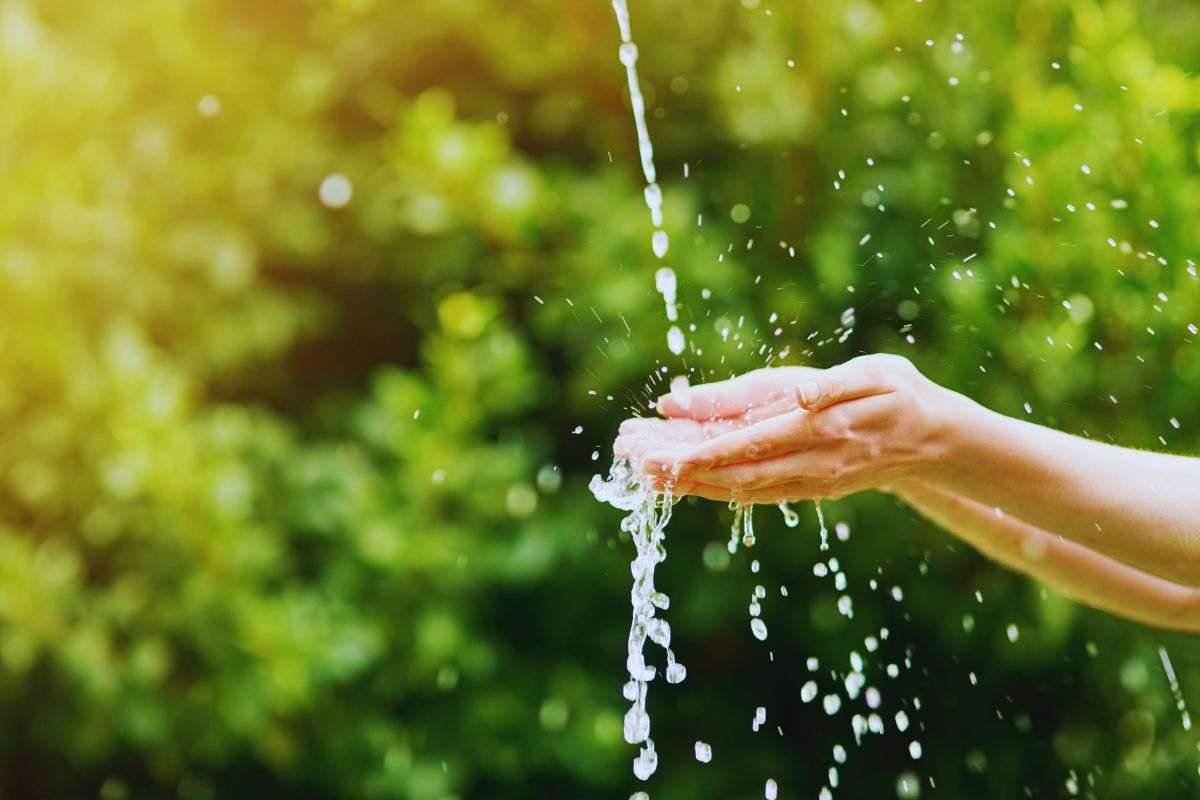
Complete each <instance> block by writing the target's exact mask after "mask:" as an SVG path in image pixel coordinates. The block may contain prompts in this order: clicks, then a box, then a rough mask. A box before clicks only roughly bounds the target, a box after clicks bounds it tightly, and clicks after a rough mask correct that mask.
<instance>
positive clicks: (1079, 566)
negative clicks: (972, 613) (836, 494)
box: [892, 481, 1200, 631]
mask: <svg viewBox="0 0 1200 800" xmlns="http://www.w3.org/2000/svg"><path fill="white" fill-rule="evenodd" d="M892 491H893V492H894V493H895V494H896V495H897V496H898V497H900V498H901V499H902V500H904V501H905V502H906V503H908V504H909V505H910V506H912V507H913V508H914V509H916V510H917V511H919V512H920V513H921V514H923V515H924V516H926V517H928V518H929V519H930V520H932V521H933V522H935V523H937V524H938V525H940V526H941V527H943V528H945V529H947V530H948V531H950V532H951V533H953V534H954V535H956V536H958V537H959V538H960V539H962V540H963V541H965V542H967V543H969V544H971V545H972V546H974V547H975V548H976V549H977V550H979V551H980V552H981V553H983V554H984V555H986V556H988V557H990V558H992V559H994V560H996V561H998V562H1000V563H1002V564H1004V565H1006V566H1009V567H1012V568H1013V569H1016V570H1019V571H1021V572H1024V573H1026V574H1028V575H1030V576H1032V577H1034V578H1036V579H1038V580H1040V581H1042V582H1043V583H1046V584H1047V585H1049V586H1051V587H1053V588H1054V589H1056V590H1058V591H1059V592H1061V593H1063V594H1064V595H1066V596H1068V597H1070V598H1072V599H1074V600H1077V601H1079V602H1081V603H1084V604H1086V605H1089V606H1093V607H1095V608H1099V609H1103V610H1105V611H1109V612H1111V613H1113V614H1117V615H1119V616H1123V617H1128V618H1130V619H1134V620H1137V621H1139V622H1143V623H1146V624H1148V625H1154V626H1158V627H1164V628H1173V629H1176V630H1184V631H1197V630H1200V602H1198V597H1200V593H1198V592H1197V591H1196V590H1194V589H1191V588H1188V587H1186V586H1180V585H1179V584H1177V583H1173V582H1171V581H1168V580H1165V579H1163V578H1160V577H1157V576H1154V575H1150V574H1147V573H1145V572H1142V571H1141V570H1138V569H1135V568H1133V567H1131V566H1128V565H1127V564H1123V563H1121V562H1119V561H1117V560H1115V559H1112V558H1109V557H1107V556H1104V555H1102V554H1100V553H1097V552H1095V551H1094V550H1090V549H1088V548H1087V547H1084V546H1083V545H1081V544H1077V543H1075V542H1072V541H1068V540H1066V539H1061V538H1059V537H1057V536H1055V535H1053V534H1051V533H1047V532H1046V531H1044V530H1042V529H1040V528H1037V527H1034V526H1033V525H1029V524H1027V523H1025V522H1022V521H1021V520H1018V519H1015V518H1014V517H1012V516H1009V515H1007V514H1003V513H1001V514H999V515H998V514H997V513H996V511H995V509H994V508H991V507H988V506H985V505H983V504H981V503H978V502H975V501H972V500H968V499H966V498H963V497H960V496H957V495H955V494H953V493H951V492H949V491H947V490H945V489H941V488H938V487H936V486H933V485H930V484H926V483H921V482H918V481H906V482H902V483H900V484H898V485H896V486H894V487H892Z"/></svg>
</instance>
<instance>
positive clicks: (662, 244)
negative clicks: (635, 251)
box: [650, 230, 671, 258]
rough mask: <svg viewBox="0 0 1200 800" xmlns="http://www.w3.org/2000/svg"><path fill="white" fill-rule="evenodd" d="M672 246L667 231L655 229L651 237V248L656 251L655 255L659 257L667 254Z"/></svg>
mask: <svg viewBox="0 0 1200 800" xmlns="http://www.w3.org/2000/svg"><path fill="white" fill-rule="evenodd" d="M670 246H671V240H670V239H669V238H667V232H666V231H661V230H659V231H655V232H654V234H653V235H652V236H651V237H650V249H651V250H653V251H654V255H655V256H657V257H658V258H662V257H663V256H665V255H666V254H667V249H668V248H669V247H670Z"/></svg>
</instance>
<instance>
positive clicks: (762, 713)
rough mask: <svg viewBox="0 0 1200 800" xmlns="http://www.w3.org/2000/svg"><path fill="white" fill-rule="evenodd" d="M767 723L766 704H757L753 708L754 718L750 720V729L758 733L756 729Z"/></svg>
mask: <svg viewBox="0 0 1200 800" xmlns="http://www.w3.org/2000/svg"><path fill="white" fill-rule="evenodd" d="M766 724H767V709H766V706H759V707H758V708H756V709H754V719H752V720H751V721H750V729H751V730H752V731H754V732H755V733H758V729H759V728H761V727H762V726H763V725H766Z"/></svg>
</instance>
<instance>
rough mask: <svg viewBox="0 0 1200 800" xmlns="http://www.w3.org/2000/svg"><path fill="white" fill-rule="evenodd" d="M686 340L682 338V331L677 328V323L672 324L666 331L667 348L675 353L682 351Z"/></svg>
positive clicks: (678, 353)
mask: <svg viewBox="0 0 1200 800" xmlns="http://www.w3.org/2000/svg"><path fill="white" fill-rule="evenodd" d="M686 344H687V342H686V341H685V340H684V338H683V331H681V330H679V326H678V325H672V326H671V328H670V330H668V331H667V349H668V350H670V351H671V352H672V353H674V354H675V355H680V354H682V353H683V348H684V346H685V345H686Z"/></svg>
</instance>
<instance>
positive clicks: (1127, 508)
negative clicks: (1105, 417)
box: [918, 396, 1200, 585]
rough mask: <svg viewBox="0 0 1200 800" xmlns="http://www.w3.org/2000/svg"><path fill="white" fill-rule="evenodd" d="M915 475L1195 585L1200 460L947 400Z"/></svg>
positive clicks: (1199, 563)
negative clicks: (933, 451) (932, 447)
mask: <svg viewBox="0 0 1200 800" xmlns="http://www.w3.org/2000/svg"><path fill="white" fill-rule="evenodd" d="M948 406H949V410H948V413H947V415H946V416H947V422H946V425H945V426H944V434H943V436H942V439H943V441H942V442H941V445H940V446H939V448H938V453H937V456H938V457H937V458H936V459H935V461H934V463H933V464H932V465H931V466H930V467H929V468H928V469H926V470H923V472H922V474H920V475H918V477H920V478H922V479H923V480H925V481H926V482H927V483H931V484H933V485H936V486H938V487H940V488H943V489H946V490H949V491H950V492H952V493H954V494H957V495H960V496H962V497H966V498H969V499H971V500H974V501H976V502H978V503H979V504H981V505H983V506H986V507H987V508H989V509H997V508H998V509H1000V510H1001V511H1002V512H1003V513H1004V514H1006V515H1008V516H1013V517H1017V518H1019V519H1022V520H1025V521H1026V522H1028V523H1029V524H1031V525H1035V526H1036V527H1038V528H1041V529H1042V530H1045V531H1051V532H1053V533H1055V534H1059V535H1061V536H1064V537H1066V538H1068V539H1070V540H1072V541H1074V542H1077V543H1079V544H1081V545H1084V546H1086V547H1088V548H1091V549H1094V550H1097V551H1099V552H1101V553H1104V554H1105V555H1108V556H1110V557H1112V558H1115V559H1117V560H1119V561H1123V562H1125V563H1126V564H1130V565H1132V566H1135V567H1138V568H1139V569H1142V570H1144V571H1147V572H1150V573H1153V574H1155V575H1159V576H1162V577H1165V578H1169V579H1171V580H1174V581H1179V582H1182V583H1185V584H1188V585H1200V459H1194V458H1185V457H1181V456H1172V455H1166V454H1159V453H1148V452H1142V451H1137V450H1128V449H1124V448H1120V447H1115V446H1112V445H1106V444H1102V443H1099V442H1093V441H1090V440H1087V439H1082V438H1080V437H1077V436H1070V435H1068V434H1065V433H1061V432H1059V431H1054V430H1050V429H1049V428H1044V427H1041V426H1039V425H1034V424H1031V423H1028V422H1023V421H1021V420H1017V419H1013V418H1011V417H1005V416H1003V415H1000V414H997V413H995V412H992V411H989V410H987V409H985V408H983V407H982V406H979V405H978V404H976V403H973V402H971V401H969V400H966V398H962V397H961V396H955V400H954V401H953V402H951V403H949V404H948Z"/></svg>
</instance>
